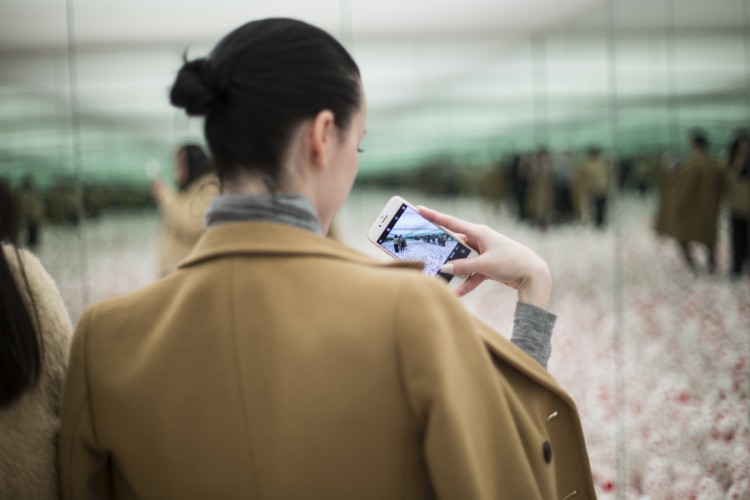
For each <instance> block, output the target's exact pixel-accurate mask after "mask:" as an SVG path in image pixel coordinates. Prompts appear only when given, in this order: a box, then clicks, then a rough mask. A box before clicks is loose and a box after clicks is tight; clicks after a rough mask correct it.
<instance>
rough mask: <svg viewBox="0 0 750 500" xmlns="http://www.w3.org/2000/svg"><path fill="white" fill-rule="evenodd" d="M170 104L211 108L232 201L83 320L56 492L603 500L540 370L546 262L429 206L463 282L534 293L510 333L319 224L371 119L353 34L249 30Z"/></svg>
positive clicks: (210, 131) (194, 111) (558, 392)
mask: <svg viewBox="0 0 750 500" xmlns="http://www.w3.org/2000/svg"><path fill="white" fill-rule="evenodd" d="M171 101H172V103H173V104H175V105H176V106H179V107H181V108H184V109H185V110H186V111H187V113H188V114H189V115H199V116H205V135H206V139H207V142H208V144H209V147H210V150H211V153H212V155H213V158H214V162H215V167H216V172H217V175H218V177H219V179H220V182H221V196H219V197H217V198H215V199H214V200H213V201H212V202H211V205H210V206H209V208H208V211H207V213H206V221H207V224H208V230H207V232H206V234H205V235H204V236H203V237H202V238H201V240H200V241H199V242H198V244H197V246H196V247H195V249H194V250H193V251H192V252H191V254H190V256H189V257H188V258H187V259H186V260H185V261H184V262H183V263H182V264H181V265H180V267H179V268H178V270H177V271H176V272H175V273H173V274H172V275H170V276H169V277H168V278H166V279H164V280H161V281H159V282H157V283H154V284H153V285H151V286H149V287H147V288H145V289H143V290H141V291H138V292H136V293H134V294H131V295H128V296H125V297H120V298H117V299H114V300H110V301H107V302H103V303H100V304H96V305H94V306H93V307H91V308H89V309H88V310H87V311H86V312H85V313H84V315H83V316H82V318H81V320H80V323H79V325H78V327H77V330H76V333H75V336H74V340H73V347H72V349H71V361H70V369H69V376H68V384H67V387H66V392H65V403H64V409H63V417H62V419H63V420H62V437H61V445H60V460H61V469H62V473H61V475H62V487H63V498H66V499H77V500H86V499H95V498H96V499H101V498H144V499H145V498H154V499H157V498H158V499H171V498H174V499H181V500H186V499H205V498H258V499H261V498H263V499H321V500H338V499H341V500H343V499H347V500H350V499H358V500H362V499H386V498H387V499H409V500H415V499H416V500H419V499H433V498H452V499H462V500H463V499H502V498H507V499H519V498H572V497H573V496H575V498H593V497H594V490H593V485H592V481H591V472H590V469H589V463H588V457H587V455H586V447H585V443H584V439H583V434H582V431H581V427H580V423H579V419H578V416H577V412H576V408H575V404H574V403H573V402H572V400H571V399H570V397H569V396H568V395H567V394H566V393H565V392H564V391H563V390H562V389H560V388H559V387H558V385H557V384H556V383H555V381H554V380H553V379H552V377H551V376H550V375H549V374H548V373H547V371H546V370H545V369H544V366H546V362H547V359H548V357H549V336H550V334H551V329H552V324H553V323H554V319H555V317H554V315H552V314H550V313H548V312H546V311H545V309H546V308H547V307H548V305H549V298H550V293H551V278H550V273H549V268H548V267H547V264H546V263H545V262H544V261H543V260H542V259H541V258H540V257H538V256H537V255H536V254H535V253H534V252H533V251H531V250H530V249H528V248H526V247H524V246H522V245H520V244H518V243H516V242H514V241H512V240H510V239H508V238H506V237H505V236H503V235H501V234H499V233H496V232H494V231H492V230H491V229H489V228H487V227H485V226H479V225H475V224H471V223H469V222H465V221H461V220H459V219H455V218H453V217H450V216H447V215H443V214H440V213H438V212H434V211H432V210H428V209H421V211H422V214H423V215H425V216H426V217H428V218H430V219H432V220H434V221H436V222H438V223H440V224H443V225H445V226H447V227H449V228H450V229H453V230H456V231H458V232H461V233H463V234H465V235H466V239H467V242H468V243H469V244H470V245H472V246H474V247H475V248H477V249H478V250H479V251H480V254H481V255H480V256H479V257H477V258H476V259H473V260H472V261H454V263H453V264H452V266H450V268H449V269H444V271H445V272H454V273H457V274H471V273H474V276H473V277H472V278H471V279H469V280H468V281H467V282H466V283H465V284H464V286H463V287H462V288H460V289H459V290H458V293H459V295H460V294H464V293H468V292H469V291H471V289H473V288H474V287H476V286H477V285H478V284H479V283H481V281H482V280H484V279H493V280H497V281H500V282H503V283H505V284H507V285H509V286H512V287H513V288H515V289H517V290H518V296H519V303H518V305H517V308H516V318H515V319H516V321H515V326H514V332H513V337H512V339H511V342H508V341H507V340H505V339H504V338H503V337H501V336H500V335H498V334H497V333H496V332H494V331H492V330H491V329H490V328H489V327H487V326H486V325H484V324H483V323H481V322H480V321H479V320H477V319H476V318H475V317H473V316H472V315H471V314H469V313H468V312H467V311H466V309H465V308H464V307H463V305H462V304H461V303H460V301H459V300H458V299H457V297H456V295H455V294H454V293H453V292H451V291H450V290H449V289H448V287H447V286H445V284H444V282H442V281H441V280H440V279H439V278H430V277H427V276H426V275H424V274H423V273H422V272H421V271H420V270H419V267H418V266H415V265H410V264H403V263H390V262H388V263H386V262H381V261H376V260H373V259H371V258H370V257H368V256H365V255H362V254H360V253H358V252H356V251H354V250H352V249H350V248H348V247H346V246H345V245H343V244H341V243H339V242H337V241H334V240H332V239H330V238H324V237H323V235H324V234H325V233H326V231H327V229H328V226H329V224H330V222H331V220H332V218H333V217H334V215H335V214H336V212H337V211H338V210H339V209H340V207H341V206H342V204H343V203H344V201H345V199H346V197H347V196H348V195H349V192H350V190H351V188H352V184H353V182H354V178H355V176H356V173H357V166H358V144H359V142H360V141H361V140H362V137H363V136H364V134H365V120H366V113H367V105H366V100H365V95H364V91H363V88H362V82H361V80H360V74H359V69H358V68H357V65H356V63H355V62H354V60H353V59H352V58H351V56H350V55H349V54H348V53H347V51H346V50H345V49H344V47H343V46H341V44H339V43H338V42H337V41H336V40H335V39H334V38H333V37H331V36H330V35H329V34H327V33H326V32H324V31H322V30H320V29H318V28H315V27H313V26H310V25H309V24H306V23H303V22H300V21H295V20H290V19H266V20H261V21H254V22H251V23H248V24H245V25H244V26H241V27H240V28H238V29H236V30H235V31H233V32H231V33H230V34H228V35H227V36H226V37H225V38H224V39H223V40H222V41H221V42H220V43H219V44H218V45H217V46H216V48H215V49H214V50H213V51H212V52H211V54H210V55H209V56H208V57H207V58H205V59H197V60H193V61H187V62H186V63H185V65H184V66H183V67H182V69H181V70H180V72H179V74H178V75H177V79H176V81H175V83H174V86H173V88H172V91H171ZM514 344H516V345H514ZM518 346H520V347H522V348H523V350H522V349H520V348H519V347H518ZM524 351H525V352H524Z"/></svg>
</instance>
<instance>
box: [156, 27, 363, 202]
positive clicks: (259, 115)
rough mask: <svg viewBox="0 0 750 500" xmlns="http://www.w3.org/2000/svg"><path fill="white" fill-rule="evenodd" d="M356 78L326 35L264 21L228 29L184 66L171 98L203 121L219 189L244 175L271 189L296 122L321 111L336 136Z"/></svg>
mask: <svg viewBox="0 0 750 500" xmlns="http://www.w3.org/2000/svg"><path fill="white" fill-rule="evenodd" d="M281 68H283V71H280V69H281ZM311 73H314V74H315V77H314V78H311ZM359 76H360V75H359V68H358V67H357V64H356V63H355V62H354V60H353V59H352V58H351V56H350V55H349V53H348V52H347V51H346V50H345V49H344V47H343V46H342V45H341V44H340V43H339V42H338V41H336V39H335V38H333V37H332V36H331V35H329V34H328V33H326V32H325V31H323V30H320V29H318V28H315V27H313V26H310V25H307V24H303V23H299V22H296V21H294V20H291V19H268V20H263V21H255V22H251V23H247V24H245V25H244V26H241V27H240V28H238V29H236V30H234V31H233V32H232V33H230V34H229V35H227V36H226V37H225V38H224V39H223V40H222V41H221V42H220V43H219V44H218V45H217V46H216V48H214V50H213V51H212V52H211V55H210V56H209V57H208V58H207V59H204V58H200V59H196V60H193V61H190V62H187V61H186V64H185V65H184V66H183V68H182V69H181V70H180V72H179V74H178V75H177V80H176V81H175V84H174V86H173V87H172V91H171V93H170V99H171V102H172V104H174V105H176V106H180V107H183V108H185V110H186V112H187V113H188V115H191V116H194V115H204V116H205V117H206V119H205V124H204V128H205V134H206V140H207V141H208V145H209V148H210V149H211V154H212V156H213V158H214V163H215V165H216V170H217V173H218V176H219V179H220V180H221V181H222V182H223V181H225V180H227V179H232V180H236V178H237V177H242V176H243V172H244V171H245V169H251V170H252V171H253V173H259V174H261V175H262V178H263V179H264V181H265V183H266V185H267V186H268V187H270V188H273V187H274V186H276V185H278V183H279V181H280V179H279V177H280V175H282V173H281V164H282V161H283V160H284V158H283V157H284V155H285V152H286V148H287V146H288V144H289V142H290V140H291V138H292V137H291V134H292V130H293V129H294V127H295V126H297V125H299V124H300V123H301V122H302V120H304V119H306V118H312V117H314V116H315V115H317V114H318V113H319V112H320V111H321V110H324V109H328V110H330V111H331V112H332V113H333V115H334V117H335V123H336V126H337V127H338V128H339V130H346V129H347V127H348V125H349V122H350V121H351V117H352V116H353V114H354V112H355V111H356V110H357V108H358V107H359V104H360V101H361V95H360V94H361V92H360V82H359Z"/></svg>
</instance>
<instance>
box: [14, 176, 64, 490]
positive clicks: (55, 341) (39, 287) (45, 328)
mask: <svg viewBox="0 0 750 500" xmlns="http://www.w3.org/2000/svg"><path fill="white" fill-rule="evenodd" d="M17 233H18V227H17V218H16V210H15V207H14V202H13V196H12V193H11V191H10V188H9V187H8V184H7V183H6V182H4V181H2V180H0V240H1V241H0V242H1V243H2V245H0V429H2V432H0V497H2V498H24V499H26V498H29V499H31V498H33V499H40V500H46V499H49V500H52V499H57V498H59V494H58V474H57V470H58V467H57V458H56V449H57V433H58V429H59V413H60V402H61V399H62V390H63V381H64V378H65V369H66V366H67V360H68V349H69V345H70V335H71V324H70V319H69V317H68V313H67V310H66V309H65V305H64V304H63V301H62V297H60V293H59V292H58V290H57V287H56V286H55V283H54V281H53V280H52V278H51V277H50V276H49V274H47V272H46V271H45V270H44V268H43V267H42V265H41V264H40V263H39V261H38V260H37V259H36V258H35V257H34V256H33V255H32V254H31V253H30V252H28V251H27V250H24V249H19V247H18V240H17Z"/></svg>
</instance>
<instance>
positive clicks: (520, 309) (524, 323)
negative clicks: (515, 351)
mask: <svg viewBox="0 0 750 500" xmlns="http://www.w3.org/2000/svg"><path fill="white" fill-rule="evenodd" d="M556 320H557V316H555V315H554V314H552V313H550V312H547V311H545V310H544V309H541V308H539V307H536V306H532V305H531V304H526V303H524V302H518V303H517V304H516V314H515V318H514V319H513V334H512V335H511V337H510V341H511V342H513V343H514V344H516V345H517V346H518V347H520V348H521V349H522V350H523V351H524V352H525V353H526V354H528V355H529V356H531V357H532V358H534V359H535V360H537V361H538V362H539V364H540V365H542V366H543V367H544V368H547V361H548V360H549V357H550V354H552V346H551V339H552V328H553V327H554V326H555V321H556Z"/></svg>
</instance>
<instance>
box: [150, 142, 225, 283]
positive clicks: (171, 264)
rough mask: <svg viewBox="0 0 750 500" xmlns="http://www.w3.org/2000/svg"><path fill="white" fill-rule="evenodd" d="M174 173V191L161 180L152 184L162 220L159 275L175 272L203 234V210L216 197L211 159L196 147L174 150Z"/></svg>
mask: <svg viewBox="0 0 750 500" xmlns="http://www.w3.org/2000/svg"><path fill="white" fill-rule="evenodd" d="M175 174H176V177H177V183H178V186H179V188H178V189H177V190H175V189H174V188H173V187H172V186H170V185H168V184H167V183H165V182H163V181H161V180H155V181H153V184H152V190H153V193H154V198H155V199H156V201H157V203H158V204H159V210H160V211H161V217H162V231H161V242H160V243H161V246H160V249H159V270H160V273H161V275H162V276H166V275H168V274H169V273H172V272H174V270H175V269H177V266H178V265H179V264H180V262H182V260H183V259H184V258H185V257H187V255H188V254H189V253H190V251H191V250H192V249H193V247H194V246H195V244H196V243H197V242H198V240H199V239H200V237H201V236H202V235H203V233H204V232H205V231H206V222H205V220H204V214H205V212H206V208H208V205H209V203H211V200H212V199H214V197H216V195H218V194H219V182H218V179H217V178H216V176H215V175H214V174H213V173H212V166H211V160H210V159H209V157H208V155H207V154H206V153H205V152H204V151H203V149H202V148H201V147H200V146H196V145H193V144H188V145H185V146H182V147H181V148H180V149H178V150H177V152H176V153H175Z"/></svg>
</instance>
